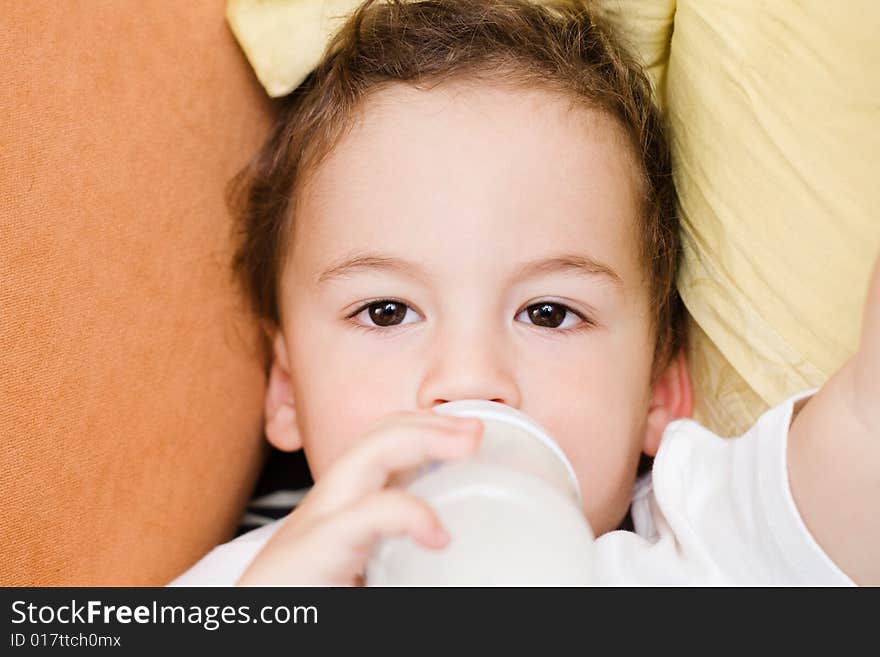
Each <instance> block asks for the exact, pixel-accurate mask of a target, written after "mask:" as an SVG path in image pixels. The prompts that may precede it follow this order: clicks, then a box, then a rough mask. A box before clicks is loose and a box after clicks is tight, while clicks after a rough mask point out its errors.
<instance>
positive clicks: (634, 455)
mask: <svg viewBox="0 0 880 657" xmlns="http://www.w3.org/2000/svg"><path fill="white" fill-rule="evenodd" d="M636 339H637V338H636V336H633V335H630V336H629V337H628V338H626V337H625V338H622V339H621V338H620V337H619V336H611V335H609V336H604V337H603V338H602V339H597V340H595V341H593V342H590V343H589V344H587V343H586V342H585V343H584V345H583V347H582V348H581V349H579V350H577V352H576V353H575V352H572V353H571V354H569V357H568V358H567V359H566V360H561V359H547V360H545V361H544V362H543V364H541V363H537V362H536V363H532V365H531V370H530V373H529V374H525V373H524V375H523V379H524V380H525V381H527V382H528V390H524V391H523V392H524V394H523V399H524V408H523V410H524V412H526V413H528V414H530V415H532V416H533V417H535V418H536V419H537V420H538V421H539V422H540V423H541V424H542V425H543V426H544V427H545V428H546V429H547V430H548V431H549V432H550V433H551V435H553V436H554V437H555V438H556V439H557V440H558V441H559V443H560V446H561V447H562V449H563V451H564V452H565V454H566V456H567V457H568V459H569V460H570V461H571V463H572V467H573V468H574V470H575V473H576V474H577V476H578V481H579V483H580V486H581V491H582V495H583V501H584V511H585V513H586V515H587V518H588V520H589V521H590V524H591V526H592V527H593V529H594V530H595V531H597V532H600V533H604V532H605V531H609V530H611V529H614V528H616V526H617V525H618V524H619V522H620V519H621V518H622V516H623V514H624V513H625V512H626V508H627V505H628V502H629V496H630V493H631V490H632V485H633V483H634V475H635V469H636V466H637V464H638V460H639V455H640V453H641V446H642V439H643V436H644V427H645V419H646V415H647V408H648V390H649V387H648V384H649V377H650V362H651V359H650V351H649V350H647V349H638V348H636V347H634V344H638V343H637V342H634V340H636ZM548 363H555V365H553V366H550V365H548Z"/></svg>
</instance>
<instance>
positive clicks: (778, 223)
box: [228, 0, 880, 435]
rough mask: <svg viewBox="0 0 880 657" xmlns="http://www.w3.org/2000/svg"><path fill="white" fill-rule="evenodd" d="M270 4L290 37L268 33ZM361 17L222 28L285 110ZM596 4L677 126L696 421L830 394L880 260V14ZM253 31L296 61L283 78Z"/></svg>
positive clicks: (305, 17) (845, 6) (232, 11)
mask: <svg viewBox="0 0 880 657" xmlns="http://www.w3.org/2000/svg"><path fill="white" fill-rule="evenodd" d="M276 4H277V5H284V6H285V7H287V9H286V11H287V14H286V16H287V19H286V20H287V21H288V22H289V25H285V24H284V23H283V21H278V20H277V16H276V17H274V18H272V20H269V21H268V22H266V21H264V22H263V23H261V22H260V20H259V19H260V16H259V12H261V11H263V12H266V11H274V10H273V9H271V8H272V7H273V6H275V5H276ZM357 4H358V2H357V0H326V1H324V2H320V1H318V0H315V1H311V0H299V1H297V0H274V2H259V3H258V2H255V1H254V0H230V2H229V5H228V9H229V12H228V16H229V19H230V23H231V24H232V25H233V30H234V31H235V33H236V36H237V37H238V39H239V42H240V43H241V44H242V47H243V48H244V50H245V51H246V52H247V53H248V57H249V58H250V60H251V63H252V64H254V66H255V69H256V70H257V72H258V75H260V79H261V81H263V83H264V85H265V86H266V87H267V89H268V90H269V91H270V93H271V94H274V95H281V94H283V93H287V92H288V91H290V90H291V89H293V88H294V87H295V86H296V84H299V82H300V81H301V80H302V79H303V78H304V77H305V76H306V75H307V74H308V72H309V71H310V70H311V68H312V67H313V66H314V64H315V63H316V62H317V61H318V59H319V58H320V55H321V51H322V50H323V44H324V42H325V39H326V36H327V35H328V34H329V33H330V32H331V31H332V29H333V28H334V26H335V25H337V24H338V23H334V22H333V21H334V20H335V17H342V16H344V14H345V13H346V12H348V11H350V10H351V9H352V8H353V7H354V6H356V5H357ZM599 4H600V5H601V7H602V8H603V10H604V11H605V12H606V13H607V15H608V16H609V18H610V19H611V20H612V21H614V22H616V23H617V24H618V26H619V27H620V29H621V31H622V32H623V33H625V35H627V36H628V40H629V42H630V43H631V44H632V45H633V46H634V47H636V48H637V49H638V50H640V51H641V53H642V56H643V59H644V60H645V63H646V64H647V65H648V70H649V72H650V74H651V76H652V78H653V80H654V83H655V87H656V89H657V91H658V95H659V97H660V99H661V103H662V104H663V105H664V107H665V108H666V110H667V111H668V115H669V120H670V125H671V140H672V148H673V156H674V163H675V168H676V183H677V185H678V189H679V195H680V201H681V216H682V220H683V229H684V241H685V260H684V267H683V269H682V272H681V276H680V278H679V287H680V289H681V292H682V296H683V297H684V300H685V303H686V305H687V307H688V310H689V311H690V313H691V315H692V317H693V321H692V326H691V345H690V348H689V358H690V363H691V372H692V375H693V378H694V384H695V392H696V400H697V405H696V413H695V415H696V417H697V419H698V420H700V421H701V422H703V423H704V424H706V425H707V426H708V427H710V428H711V429H713V430H714V431H716V432H718V433H721V434H722V435H735V434H737V433H740V432H742V431H743V430H745V429H746V428H747V427H748V426H749V425H750V424H752V423H753V422H754V420H755V419H756V418H757V416H758V415H760V413H761V412H763V411H764V410H765V409H766V408H768V407H769V406H770V405H773V404H776V403H778V402H779V401H781V400H783V399H784V398H785V397H787V396H789V395H790V394H792V393H794V392H796V391H799V390H802V389H806V388H810V387H813V386H817V385H820V384H821V383H822V382H823V381H824V380H825V379H826V378H827V377H828V376H829V375H830V374H831V373H832V372H833V371H834V370H836V369H837V368H838V367H839V366H840V364H841V363H842V362H843V361H844V360H845V359H846V358H847V357H848V356H849V355H851V354H852V352H853V351H854V350H855V348H856V346H857V341H858V336H859V329H860V326H861V312H862V304H863V301H864V297H865V293H866V291H867V279H868V274H869V269H870V266H871V264H872V262H873V260H874V257H875V255H876V254H877V251H878V248H880V181H878V169H880V167H878V164H877V155H876V154H877V153H878V152H880V75H878V74H877V71H876V69H877V66H878V63H880V39H877V36H876V26H877V25H880V2H877V0H849V1H848V2H846V3H834V2H826V1H825V0H812V1H810V0H805V1H804V2H798V3H796V2H791V1H783V0H779V1H777V2H770V3H768V2H766V1H764V0H737V1H736V2H707V1H706V0H677V1H676V0H599ZM242 9H244V10H245V11H241V10H242ZM248 16H250V17H251V18H250V19H249V20H250V23H249V22H248V20H246V18H247V17H248ZM264 18H265V16H264ZM261 24H262V25H264V26H266V25H270V26H274V27H273V29H274V30H275V35H276V37H277V38H280V39H283V40H286V43H287V44H288V47H289V48H291V49H292V51H291V52H292V58H293V59H292V60H288V61H286V62H285V63H284V73H283V74H281V73H279V72H278V70H273V68H272V61H271V54H270V51H272V50H273V49H272V48H271V47H265V48H264V45H265V44H266V43H267V41H268V39H269V38H270V37H271V36H272V35H271V34H269V33H268V32H267V31H266V29H267V28H265V27H264V28H260V27H259V26H260V25H261ZM246 28H247V29H246ZM290 29H294V30H295V33H296V35H297V38H296V39H294V38H292V37H291V32H289V31H286V30H290ZM270 31H271V30H270ZM261 53H262V56H263V57H264V58H265V59H266V61H267V62H268V63H266V62H263V61H262V60H261ZM261 70H262V71H263V73H261ZM270 78H271V79H272V82H271V83H270V82H267V81H269V80H270Z"/></svg>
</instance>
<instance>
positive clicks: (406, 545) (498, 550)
mask: <svg viewBox="0 0 880 657" xmlns="http://www.w3.org/2000/svg"><path fill="white" fill-rule="evenodd" d="M434 411H435V412H437V413H442V414H445V415H457V416H461V417H476V418H479V419H480V420H482V422H483V425H484V431H483V438H482V441H481V443H480V448H479V451H478V453H477V454H476V455H475V456H473V457H471V458H468V459H465V460H461V461H454V462H440V463H433V464H431V465H429V466H426V467H424V468H421V469H420V470H418V471H417V472H415V473H412V474H410V476H408V477H406V478H405V479H404V481H403V485H404V486H405V488H406V489H407V490H409V491H410V492H412V493H413V494H415V495H417V496H419V497H421V498H422V499H424V500H426V501H427V502H428V503H429V504H430V505H431V506H432V507H433V508H434V510H435V511H436V512H437V515H438V516H439V518H440V521H441V522H442V524H443V526H444V527H445V528H446V531H447V532H448V533H449V535H450V538H451V540H450V542H449V543H448V544H447V545H446V547H444V548H442V549H440V550H432V549H428V548H423V547H422V546H420V545H418V544H417V543H415V542H414V541H412V540H411V539H410V538H409V537H393V538H387V539H384V540H383V541H381V542H380V543H379V544H378V545H377V547H376V549H375V551H374V552H373V554H372V555H371V558H370V560H369V562H368V564H367V570H366V583H367V585H368V586H586V585H589V584H590V583H591V570H592V551H593V532H592V530H591V529H590V526H589V524H588V523H587V520H586V518H585V517H584V514H583V511H582V509H581V494H580V488H579V486H578V481H577V477H576V476H575V474H574V470H573V469H572V467H571V464H570V463H569V462H568V459H566V458H565V455H564V454H563V453H562V450H561V449H560V448H559V446H558V445H557V444H556V442H555V441H554V440H553V439H552V438H551V437H550V436H549V434H548V433H547V432H546V431H544V430H543V429H542V428H541V427H540V426H539V425H538V424H537V423H536V422H535V421H534V420H532V419H531V418H529V417H528V416H526V415H525V414H523V413H521V412H519V411H517V410H516V409H513V408H511V407H509V406H506V405H504V404H500V403H497V402H490V401H483V400H460V401H453V402H448V403H445V404H441V405H439V406H437V407H435V408H434Z"/></svg>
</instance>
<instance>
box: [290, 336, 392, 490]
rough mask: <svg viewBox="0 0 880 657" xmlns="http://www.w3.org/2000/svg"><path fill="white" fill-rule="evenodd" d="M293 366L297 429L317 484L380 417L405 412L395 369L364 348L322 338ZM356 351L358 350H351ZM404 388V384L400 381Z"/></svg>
mask: <svg viewBox="0 0 880 657" xmlns="http://www.w3.org/2000/svg"><path fill="white" fill-rule="evenodd" d="M300 344H302V345H303V348H302V349H300V350H298V352H297V354H296V356H295V360H293V363H299V364H300V366H299V367H297V366H296V365H294V364H293V363H292V365H291V366H292V368H293V369H294V372H293V373H292V379H293V380H294V382H295V383H294V400H295V405H296V414H297V425H298V427H299V430H300V434H301V436H302V439H303V449H304V451H305V453H306V458H307V459H308V461H309V468H310V470H311V472H312V476H313V477H314V478H315V479H316V480H317V479H319V478H320V477H321V476H322V474H323V473H324V472H325V471H326V470H327V468H328V467H330V465H331V464H332V463H333V462H334V461H336V460H337V459H338V458H339V457H340V456H341V455H342V454H344V453H345V452H346V451H348V450H349V449H351V447H352V446H353V445H355V444H356V443H357V442H358V440H360V439H361V438H362V436H363V435H364V433H365V432H366V430H367V429H369V427H370V426H372V425H373V424H374V423H375V422H376V421H377V420H378V419H379V418H381V417H383V416H385V415H388V414H389V413H393V412H397V411H400V410H401V409H403V408H405V404H404V403H403V400H404V399H405V396H404V392H405V391H404V390H403V388H402V377H401V375H400V373H399V372H398V367H397V364H395V363H393V361H391V363H392V364H391V365H390V366H387V365H386V366H380V367H377V363H380V364H381V363H383V362H385V363H387V362H389V361H388V359H384V358H380V359H377V358H375V357H371V355H370V354H368V353H365V352H364V349H363V345H362V344H361V345H352V346H351V347H352V348H348V347H347V344H349V343H348V342H347V341H346V340H345V339H339V340H334V339H333V337H332V335H331V334H330V333H329V332H327V331H324V337H323V339H321V338H315V337H314V336H312V339H311V340H304V341H302V342H301V343H300ZM355 347H360V348H355ZM403 383H405V381H404V382H403Z"/></svg>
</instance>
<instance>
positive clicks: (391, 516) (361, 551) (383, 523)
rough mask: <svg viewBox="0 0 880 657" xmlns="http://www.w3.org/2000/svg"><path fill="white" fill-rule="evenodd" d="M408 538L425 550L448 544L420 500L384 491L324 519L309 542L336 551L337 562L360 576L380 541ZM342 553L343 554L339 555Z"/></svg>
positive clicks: (433, 514) (436, 519) (432, 513)
mask: <svg viewBox="0 0 880 657" xmlns="http://www.w3.org/2000/svg"><path fill="white" fill-rule="evenodd" d="M394 536H408V537H410V538H411V539H412V540H413V541H415V542H416V543H418V544H419V545H422V546H424V547H425V548H428V549H440V548H443V547H445V546H446V545H447V544H448V543H449V540H450V537H449V534H448V533H447V532H446V530H445V529H444V527H443V525H442V523H441V522H440V518H439V517H438V516H437V513H436V512H435V511H434V509H433V508H431V506H430V505H429V504H428V503H427V502H425V501H424V500H423V499H421V498H419V497H416V496H415V495H413V494H412V493H407V492H406V491H402V490H391V489H386V490H382V491H379V492H376V493H372V494H371V495H368V496H366V497H364V498H362V499H360V500H358V501H357V502H355V503H354V504H351V505H350V506H348V507H346V508H345V509H343V510H342V511H340V512H339V513H336V514H334V515H333V516H330V517H328V518H327V519H326V520H325V521H324V522H322V523H321V524H320V525H319V526H318V527H316V529H315V531H314V532H312V534H311V535H310V537H309V538H310V540H315V542H316V543H317V544H320V545H322V546H324V550H326V549H327V546H334V548H333V549H334V550H338V551H339V552H340V554H338V555H337V557H336V560H337V561H338V562H340V563H341V562H345V563H346V564H347V565H348V567H350V568H353V569H354V571H353V572H355V573H357V572H361V571H362V570H363V568H364V566H365V564H366V562H367V559H368V558H369V556H370V554H371V553H372V550H373V548H374V547H375V546H376V543H377V542H378V541H379V540H380V539H382V538H388V537H394ZM342 553H344V554H342Z"/></svg>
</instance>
